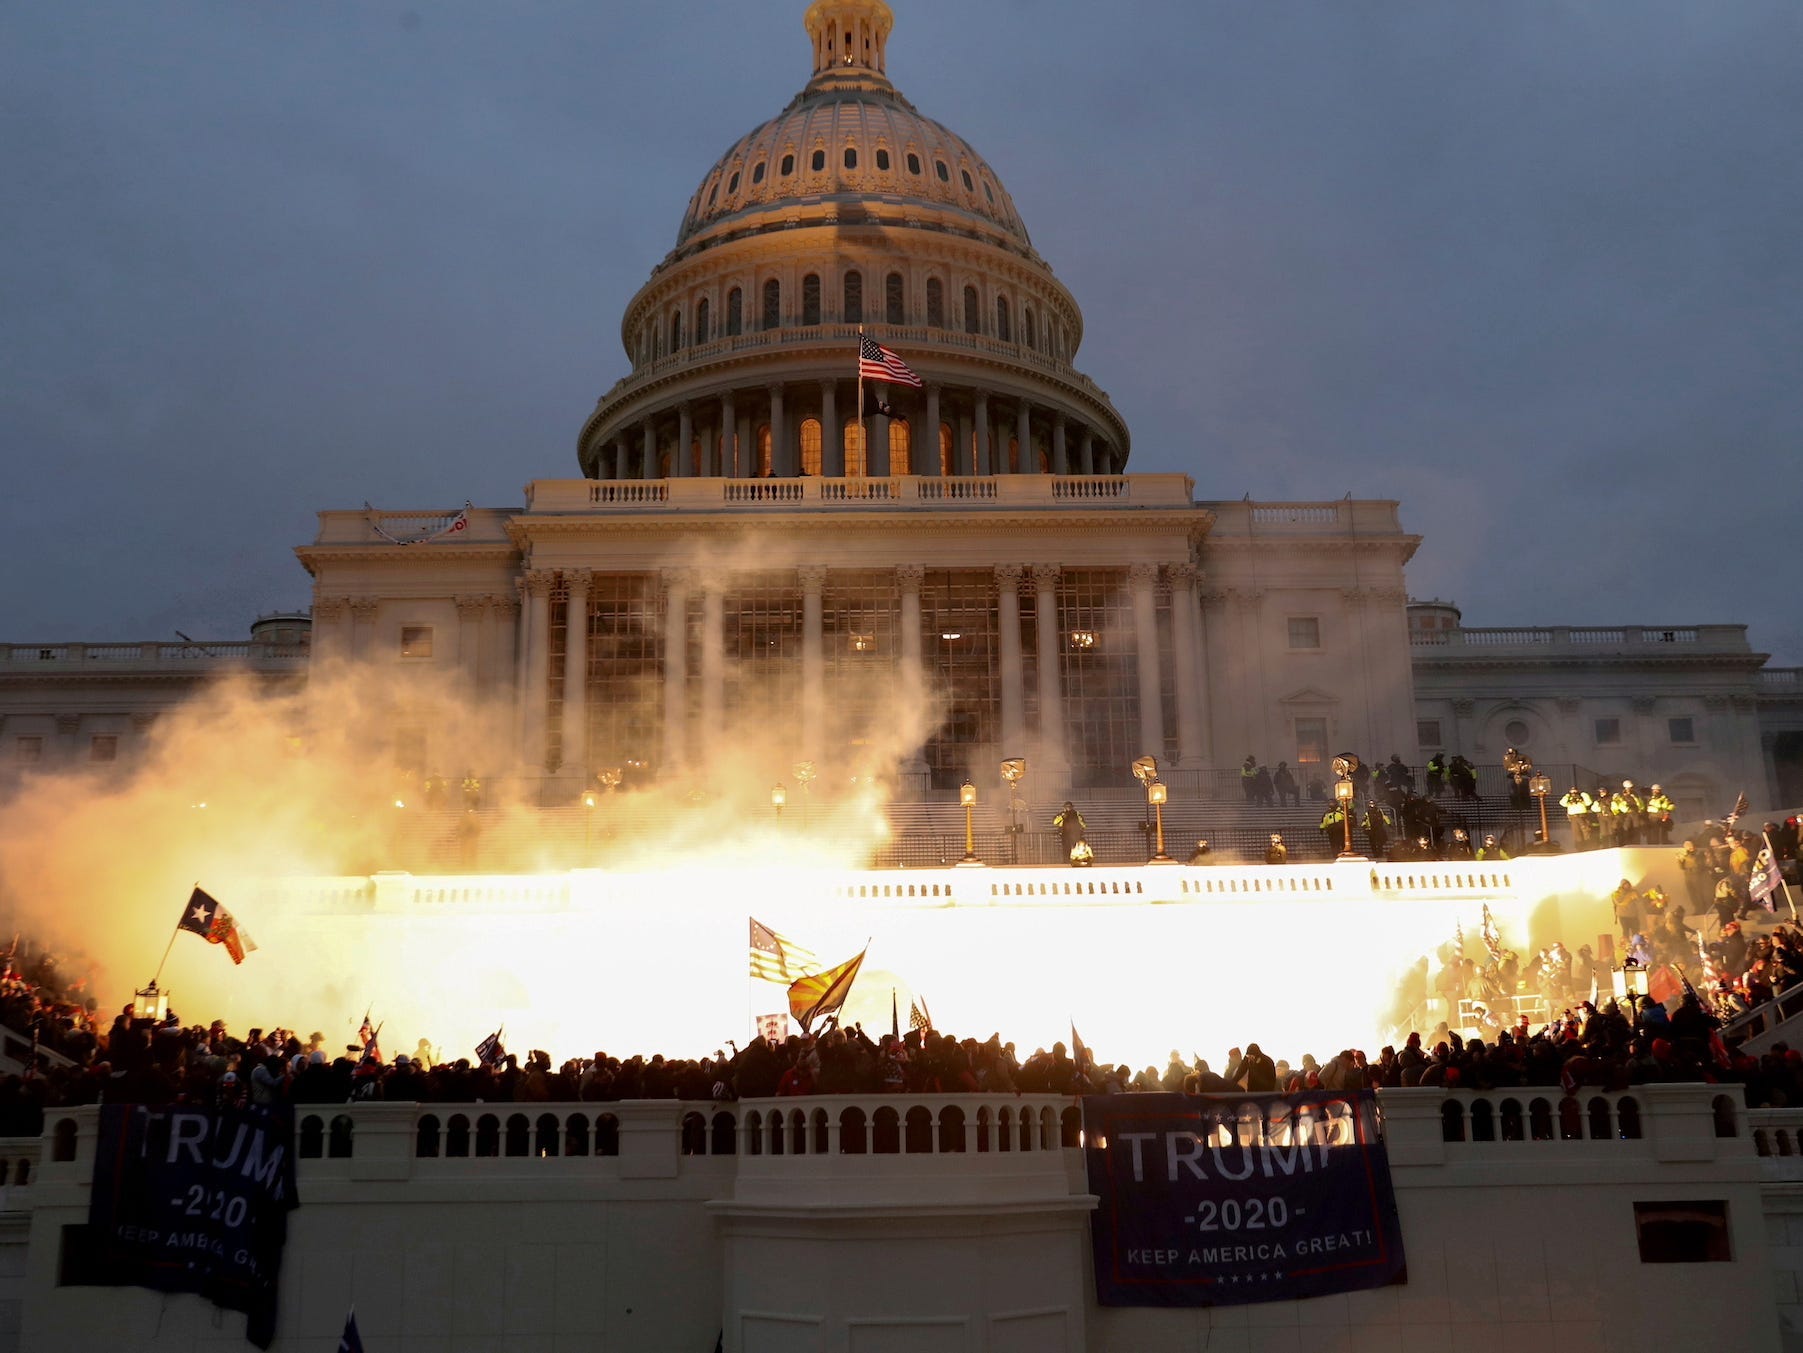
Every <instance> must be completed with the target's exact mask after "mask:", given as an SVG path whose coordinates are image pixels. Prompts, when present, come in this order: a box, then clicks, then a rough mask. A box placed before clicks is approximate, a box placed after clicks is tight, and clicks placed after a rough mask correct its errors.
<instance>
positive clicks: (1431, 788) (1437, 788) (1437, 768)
mask: <svg viewBox="0 0 1803 1353" xmlns="http://www.w3.org/2000/svg"><path fill="white" fill-rule="evenodd" d="M1445 792H1446V753H1445V752H1435V753H1434V754H1433V755H1432V756H1430V757H1429V758H1428V759H1427V797H1428V798H1430V799H1437V798H1439V797H1440V796H1441V795H1442V794H1444V793H1445Z"/></svg>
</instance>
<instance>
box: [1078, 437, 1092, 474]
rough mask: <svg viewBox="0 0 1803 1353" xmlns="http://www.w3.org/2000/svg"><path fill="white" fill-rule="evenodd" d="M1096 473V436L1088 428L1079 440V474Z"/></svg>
mask: <svg viewBox="0 0 1803 1353" xmlns="http://www.w3.org/2000/svg"><path fill="white" fill-rule="evenodd" d="M1095 472H1096V462H1095V436H1094V434H1093V433H1091V432H1090V430H1089V429H1088V428H1084V429H1083V435H1082V436H1080V437H1078V438H1077V473H1078V474H1094V473H1095Z"/></svg>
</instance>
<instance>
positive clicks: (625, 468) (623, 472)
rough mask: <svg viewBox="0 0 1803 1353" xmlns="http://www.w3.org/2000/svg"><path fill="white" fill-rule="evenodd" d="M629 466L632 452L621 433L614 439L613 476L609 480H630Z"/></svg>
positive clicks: (624, 435)
mask: <svg viewBox="0 0 1803 1353" xmlns="http://www.w3.org/2000/svg"><path fill="white" fill-rule="evenodd" d="M631 466H632V450H631V448H630V447H629V446H628V445H627V441H626V434H625V433H624V432H622V433H620V434H618V435H617V436H616V437H615V438H614V460H613V474H612V475H611V476H610V478H613V479H630V478H631V477H632V476H631V474H630V473H629V471H630V469H631Z"/></svg>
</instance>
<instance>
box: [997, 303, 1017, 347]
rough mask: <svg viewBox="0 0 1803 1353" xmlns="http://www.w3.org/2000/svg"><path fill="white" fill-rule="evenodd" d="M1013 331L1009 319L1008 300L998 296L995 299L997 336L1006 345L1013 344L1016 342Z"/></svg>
mask: <svg viewBox="0 0 1803 1353" xmlns="http://www.w3.org/2000/svg"><path fill="white" fill-rule="evenodd" d="M1013 330H1014V326H1013V325H1012V324H1011V323H1009V317H1008V298H1007V297H1006V296H997V297H996V298H995V336H996V337H997V338H999V339H1001V340H1002V342H1004V343H1012V342H1013V341H1014V333H1013Z"/></svg>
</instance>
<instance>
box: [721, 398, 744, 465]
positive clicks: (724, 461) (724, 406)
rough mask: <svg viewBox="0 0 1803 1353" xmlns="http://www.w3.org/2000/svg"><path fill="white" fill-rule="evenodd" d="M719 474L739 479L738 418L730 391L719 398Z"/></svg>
mask: <svg viewBox="0 0 1803 1353" xmlns="http://www.w3.org/2000/svg"><path fill="white" fill-rule="evenodd" d="M720 474H721V476H722V477H723V478H726V479H737V478H738V477H739V418H738V415H737V414H736V413H734V412H733V407H732V391H731V390H728V391H727V392H726V393H725V394H723V395H721V396H720Z"/></svg>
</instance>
